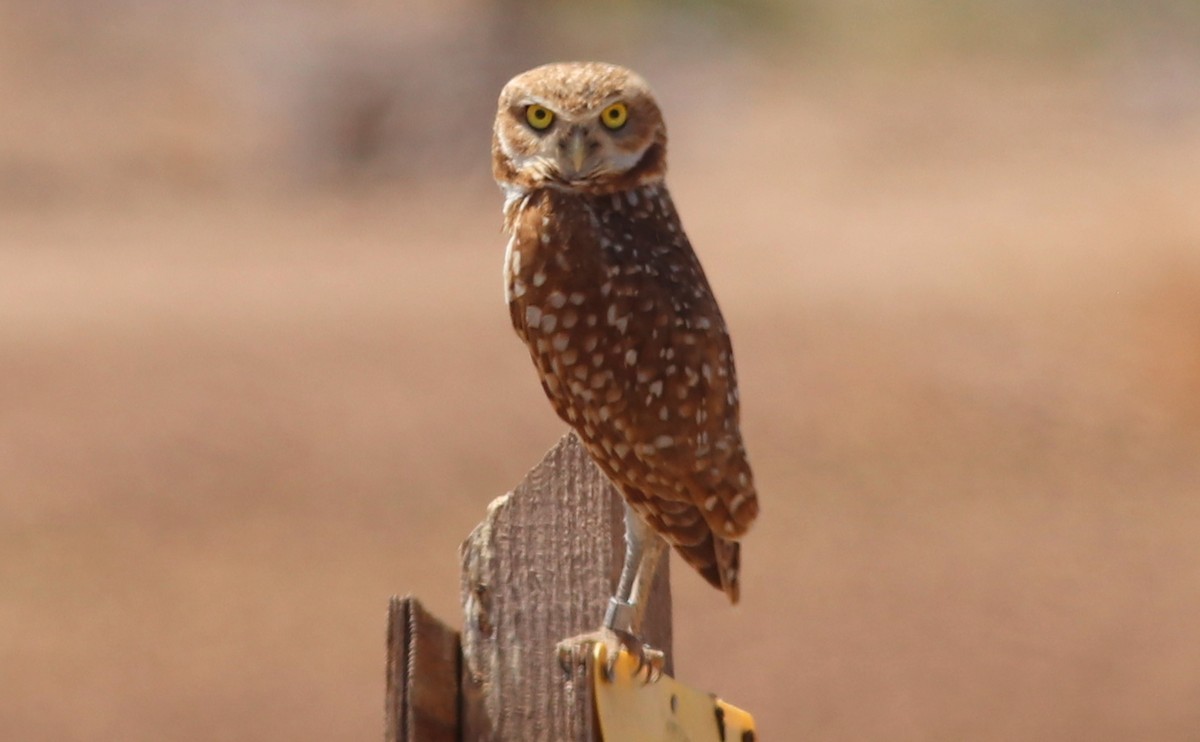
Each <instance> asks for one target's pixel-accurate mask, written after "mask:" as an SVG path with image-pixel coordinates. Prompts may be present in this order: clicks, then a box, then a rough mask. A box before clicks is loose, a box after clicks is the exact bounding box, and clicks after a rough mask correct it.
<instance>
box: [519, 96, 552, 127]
mask: <svg viewBox="0 0 1200 742" xmlns="http://www.w3.org/2000/svg"><path fill="white" fill-rule="evenodd" d="M525 120H526V121H528V122H529V125H530V126H532V127H533V128H535V129H538V130H539V131H540V130H542V129H545V128H548V127H549V126H550V124H552V123H554V111H551V110H550V109H549V108H546V107H545V106H539V105H538V104H536V103H534V104H532V105H530V106H529V107H528V108H526V109H525Z"/></svg>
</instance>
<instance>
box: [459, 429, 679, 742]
mask: <svg viewBox="0 0 1200 742" xmlns="http://www.w3.org/2000/svg"><path fill="white" fill-rule="evenodd" d="M624 534H625V522H624V506H623V504H622V501H621V498H620V496H619V495H618V494H617V492H616V490H615V489H613V487H612V486H611V484H610V483H609V482H608V480H607V479H606V478H605V477H604V475H603V474H602V473H601V472H600V470H599V469H597V468H596V466H595V464H594V463H593V462H592V460H591V458H590V457H589V456H588V454H587V451H586V450H584V448H583V446H582V445H581V444H580V442H579V440H578V439H577V438H576V437H575V435H574V434H573V433H571V434H568V435H567V436H565V437H564V438H563V439H562V440H561V441H559V443H558V445H556V446H555V447H554V448H553V449H551V450H550V452H549V453H547V454H546V457H545V458H544V459H543V460H542V462H541V463H540V464H538V465H537V466H536V467H534V469H533V470H532V471H530V472H529V474H528V475H527V476H526V477H525V479H524V480H523V481H522V482H521V483H520V484H519V485H518V486H517V487H516V489H514V490H513V491H512V492H510V493H509V494H507V495H504V496H503V497H500V498H498V499H496V500H495V501H493V502H492V504H491V505H490V506H489V507H488V514H487V518H486V519H485V520H484V522H483V523H481V524H480V525H479V526H478V527H476V529H475V530H474V531H473V532H472V533H471V535H470V537H469V538H468V539H467V541H466V542H465V543H464V544H463V547H462V560H463V582H462V597H463V608H464V611H465V614H466V627H465V629H464V631H463V640H462V642H463V647H462V648H463V672H462V683H463V687H462V693H463V725H464V731H463V739H464V740H488V741H493V740H494V741H496V742H516V741H517V740H520V741H522V742H591V741H593V740H598V739H599V733H598V731H597V730H596V728H595V719H594V712H593V709H592V705H591V694H590V689H589V686H588V683H589V679H588V673H587V671H586V669H583V668H579V669H577V670H576V672H574V673H568V672H565V671H564V670H563V669H562V668H561V667H560V665H559V663H558V658H557V656H556V653H555V645H556V644H557V642H558V641H559V640H561V639H564V638H567V637H570V636H575V635H577V634H582V633H585V632H588V631H594V630H595V629H597V628H599V626H600V624H601V622H602V620H603V617H604V610H605V608H606V606H607V604H608V599H609V596H611V595H612V593H613V591H614V590H615V588H616V584H617V578H618V577H619V574H620V571H621V565H622V563H623V561H624V556H625V543H624ZM666 560H667V555H666V554H665V553H664V555H663V564H662V565H661V566H660V568H659V572H658V577H657V579H656V581H655V586H654V590H653V592H652V594H651V598H650V605H649V608H648V611H647V614H646V619H645V625H644V634H645V636H644V637H643V638H644V639H645V640H646V641H647V642H648V643H650V644H651V645H653V646H655V647H657V648H659V649H662V650H664V651H665V652H666V653H667V658H668V663H670V656H671V596H670V588H669V578H668V569H667V561H666ZM667 670H668V672H669V671H670V665H669V664H668V667H667Z"/></svg>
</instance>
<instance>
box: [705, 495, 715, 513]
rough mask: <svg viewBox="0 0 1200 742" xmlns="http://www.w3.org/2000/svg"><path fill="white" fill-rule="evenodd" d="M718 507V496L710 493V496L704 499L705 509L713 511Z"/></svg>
mask: <svg viewBox="0 0 1200 742" xmlns="http://www.w3.org/2000/svg"><path fill="white" fill-rule="evenodd" d="M716 508H717V496H716V495H709V496H708V498H707V499H705V501H704V509H705V510H707V511H708V512H710V513H711V512H712V511H713V510H716Z"/></svg>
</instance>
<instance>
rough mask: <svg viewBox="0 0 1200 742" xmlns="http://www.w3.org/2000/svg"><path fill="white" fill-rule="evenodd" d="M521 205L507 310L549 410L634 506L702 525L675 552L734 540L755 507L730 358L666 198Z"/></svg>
mask: <svg viewBox="0 0 1200 742" xmlns="http://www.w3.org/2000/svg"><path fill="white" fill-rule="evenodd" d="M517 208H518V209H519V213H516V214H513V221H512V224H513V241H512V244H511V246H510V257H509V258H508V260H507V270H506V281H507V294H508V296H509V300H510V304H509V307H510V312H511V315H512V321H513V325H514V327H515V328H516V330H517V333H518V334H519V335H520V336H521V337H522V339H524V340H525V342H526V343H527V344H528V346H529V348H530V352H531V354H532V356H533V360H534V363H535V364H536V366H537V368H538V371H539V373H540V376H541V381H542V385H543V387H544V388H545V391H546V394H547V396H548V397H549V398H550V400H551V402H552V404H553V405H554V408H555V410H556V412H557V413H558V414H559V415H560V416H561V417H562V418H563V419H564V420H566V421H567V422H569V423H571V424H572V425H573V426H574V427H576V428H577V429H578V430H579V432H580V435H581V437H582V438H583V440H584V441H585V443H586V444H587V445H588V446H589V448H592V449H594V451H595V452H596V453H597V454H599V455H598V456H597V459H598V461H599V462H600V463H601V466H602V467H604V468H605V470H606V472H607V473H608V474H609V476H610V477H612V478H613V479H614V481H616V482H617V483H618V484H619V485H623V486H624V487H626V488H628V489H630V490H633V491H635V492H637V493H638V494H637V495H634V496H633V497H631V498H630V499H631V500H632V501H633V504H634V505H635V507H638V506H639V502H638V500H639V499H641V500H643V501H645V502H646V503H648V504H646V505H645V507H646V508H652V509H655V508H656V509H661V507H662V503H663V502H676V503H680V504H687V505H689V506H692V509H691V510H690V511H688V510H685V511H681V512H677V513H675V514H674V520H676V521H679V525H687V523H685V521H688V522H691V521H694V526H696V527H699V526H700V525H703V526H705V528H704V529H700V530H698V531H696V532H695V533H693V534H691V535H689V536H679V537H677V538H676V539H675V540H674V542H676V543H677V545H686V544H685V543H683V542H695V541H697V540H703V538H704V537H705V535H707V534H706V533H704V532H703V531H704V530H706V529H712V530H713V531H715V533H716V534H717V535H719V536H721V537H723V538H737V537H739V536H741V535H742V534H743V533H744V532H745V529H746V528H747V527H748V526H749V524H750V522H751V521H752V520H753V518H754V516H755V514H756V512H757V498H756V497H755V495H754V489H753V483H752V481H751V473H750V468H749V465H748V464H747V463H746V458H745V448H744V446H743V443H742V439H741V434H740V431H739V429H738V396H737V386H736V378H735V372H734V366H733V356H732V349H731V347H730V342H729V337H728V334H727V332H726V329H725V322H724V320H723V318H722V317H721V313H720V310H719V308H718V307H717V303H716V300H715V299H714V298H713V295H712V291H711V289H710V288H709V286H708V282H707V280H706V279H705V276H704V272H703V270H702V268H701V266H700V263H699V261H698V260H697V259H696V256H695V254H694V253H693V251H692V249H691V246H690V244H689V243H688V241H687V237H686V235H685V234H684V232H683V230H682V228H681V227H680V224H679V220H678V217H677V215H676V213H675V209H674V206H673V204H672V203H671V199H670V195H669V194H668V193H667V190H666V188H665V187H664V186H661V185H655V186H646V187H643V188H640V189H637V190H633V191H628V192H625V193H614V194H606V195H600V196H587V195H578V194H571V193H564V192H558V191H555V190H550V189H547V190H543V191H538V192H535V193H533V194H530V196H529V197H528V198H527V199H526V200H524V201H523V202H521V203H520V204H519V205H518V206H517ZM675 510H678V508H675ZM688 516H690V518H689V517H688ZM685 530H686V529H685ZM692 530H696V529H695V528H693V529H692ZM667 533H668V534H670V533H671V530H670V529H668V531H667ZM668 539H669V540H671V537H670V536H668Z"/></svg>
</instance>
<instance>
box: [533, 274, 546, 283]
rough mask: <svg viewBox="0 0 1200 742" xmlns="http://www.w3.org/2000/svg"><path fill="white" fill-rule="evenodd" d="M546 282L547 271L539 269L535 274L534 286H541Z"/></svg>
mask: <svg viewBox="0 0 1200 742" xmlns="http://www.w3.org/2000/svg"><path fill="white" fill-rule="evenodd" d="M545 282H546V274H545V273H542V272H541V271H538V272H536V273H534V274H533V285H534V286H541V285H542V284H543V283H545Z"/></svg>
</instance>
